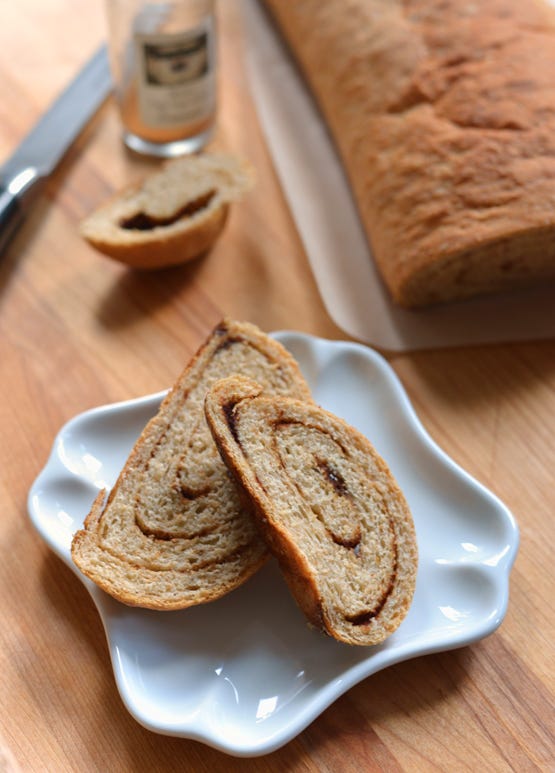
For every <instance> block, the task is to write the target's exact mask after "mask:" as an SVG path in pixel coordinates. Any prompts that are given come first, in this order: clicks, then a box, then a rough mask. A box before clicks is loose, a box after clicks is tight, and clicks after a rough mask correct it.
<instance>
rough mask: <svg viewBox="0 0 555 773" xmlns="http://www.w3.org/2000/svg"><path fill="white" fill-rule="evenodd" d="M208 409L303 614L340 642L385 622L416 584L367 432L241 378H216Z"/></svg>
mask: <svg viewBox="0 0 555 773" xmlns="http://www.w3.org/2000/svg"><path fill="white" fill-rule="evenodd" d="M205 413H206V419H207V421H208V424H209V426H210V429H211V431H212V435H213V437H214V440H215V441H216V444H217V446H218V449H219V451H220V454H221V456H222V458H223V459H224V461H225V463H226V465H227V466H228V468H229V469H230V470H231V472H232V473H233V475H234V477H235V480H236V481H237V483H238V484H239V485H240V486H241V487H242V489H243V491H244V492H245V494H246V495H247V496H248V497H249V499H250V500H251V501H252V503H253V506H254V512H255V515H256V517H257V520H258V522H259V526H260V529H261V532H262V533H263V535H264V538H265V539H266V542H267V543H268V546H269V547H270V549H271V551H272V553H273V554H274V555H275V557H276V558H277V560H278V562H279V564H280V566H281V569H282V571H283V574H284V577H285V579H286V581H287V583H288V585H289V587H290V589H291V591H292V593H293V595H294V597H295V599H296V601H297V603H298V605H299V607H300V608H301V609H302V611H303V612H304V613H305V615H306V617H307V619H308V621H309V622H310V623H311V624H313V625H314V626H316V627H318V628H319V629H321V630H322V631H324V632H325V633H327V634H329V635H331V636H333V637H334V638H336V639H338V640H339V641H342V642H346V643H348V644H360V645H370V644H377V643H379V642H381V641H383V640H384V639H385V638H386V637H387V636H389V635H390V634H391V633H393V631H395V630H396V628H397V627H398V626H399V624H400V623H401V621H402V620H403V618H404V617H405V615H406V613H407V611H408V609H409V606H410V604H411V601H412V597H413V593H414V586H415V580H416V571H417V562H418V557H417V546H416V537H415V531H414V525H413V521H412V517H411V514H410V511H409V508H408V505H407V503H406V501H405V498H404V496H403V494H402V493H401V491H400V490H399V487H398V486H397V484H396V482H395V480H394V479H393V476H392V475H391V472H390V471H389V469H388V467H387V465H386V463H385V462H384V461H383V459H381V457H380V456H379V455H378V454H377V453H376V451H375V450H374V448H373V447H372V446H371V444H370V443H369V441H368V440H367V439H366V438H365V437H364V436H363V435H361V434H360V433H359V432H358V431H357V430H355V429H354V428H352V427H350V426H348V425H347V424H346V423H345V422H344V421H342V420H341V419H339V418H337V417H336V416H333V415H332V414H330V413H328V412H327V411H325V410H323V409H322V408H319V407H318V406H316V405H315V404H314V403H308V402H302V401H299V400H295V399H291V398H287V397H276V396H269V395H265V394H264V393H263V390H262V388H261V386H260V385H258V384H256V383H253V382H251V381H249V380H246V379H237V378H229V379H225V380H223V381H220V382H218V383H216V384H215V385H214V386H213V387H212V388H211V389H210V391H209V392H208V394H207V396H206V400H205Z"/></svg>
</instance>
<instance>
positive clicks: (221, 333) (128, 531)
mask: <svg viewBox="0 0 555 773" xmlns="http://www.w3.org/2000/svg"><path fill="white" fill-rule="evenodd" d="M235 373H242V374H245V375H248V376H250V377H251V378H255V379H256V380H257V382H259V383H260V384H263V386H264V388H265V389H267V390H268V391H270V392H275V393H276V394H282V395H292V396H295V397H297V398H298V399H301V400H306V401H310V399H311V397H310V392H309V388H308V386H307V385H306V383H305V381H304V379H303V378H302V376H301V373H300V371H299V368H298V366H297V364H296V362H295V360H294V359H293V358H292V357H291V355H290V354H289V353H288V352H287V351H286V350H285V349H284V348H283V347H282V346H281V344H279V343H278V342H276V341H274V340H273V339H271V338H269V337H268V336H266V335H265V334H264V333H262V332H261V331H260V330H259V329H258V328H256V327H255V326H254V325H250V324H247V323H239V322H235V321H230V320H227V321H224V322H222V323H221V324H220V325H219V326H218V327H217V328H216V329H215V330H214V332H213V333H212V335H211V336H210V337H209V339H208V340H207V341H206V343H205V344H204V345H203V346H202V347H201V349H200V350H199V351H198V353H197V354H196V356H195V357H194V358H193V360H192V361H191V362H190V364H189V365H188V366H187V367H186V368H185V370H184V371H183V373H182V374H181V376H180V377H179V378H178V380H177V382H176V384H175V386H174V387H173V389H172V390H171V391H170V393H169V394H168V396H167V397H166V398H165V400H164V401H163V402H162V405H161V407H160V410H159V412H158V414H157V415H156V416H155V417H154V418H153V419H151V421H150V422H149V423H148V424H147V426H146V427H145V429H144V431H143V433H142V434H141V436H140V438H139V439H138V441H137V443H136V445H135V447H134V448H133V450H132V452H131V454H130V456H129V458H128V460H127V462H126V464H125V467H124V468H123V470H122V472H121V474H120V476H119V478H118V480H117V482H116V484H115V486H114V487H113V489H112V490H111V492H110V494H109V496H108V497H107V501H105V492H101V493H100V494H99V495H98V497H97V499H96V501H95V502H94V504H93V507H92V510H91V512H90V514H89V515H88V516H87V518H86V521H85V524H84V528H83V529H82V530H80V531H78V532H77V533H76V534H75V536H74V539H73V543H72V550H71V554H72V558H73V561H74V562H75V564H76V565H77V566H78V567H79V569H80V570H81V571H82V572H83V573H84V574H85V575H87V576H88V577H90V578H91V579H92V580H93V581H94V582H95V583H96V584H97V585H99V586H100V587H101V588H103V589H104V590H105V591H107V592H108V593H110V594H111V595H112V596H114V597H115V598H117V599H119V600H120V601H123V602H125V603H127V604H131V605H136V606H141V607H149V608H152V609H181V608H184V607H188V606H191V605H193V604H199V603H201V602H206V601H211V600H213V599H217V598H218V597H220V596H222V595H223V594H224V593H227V592H228V591H230V590H233V589H234V588H235V587H237V586H238V585H240V584H241V583H242V582H244V581H245V580H246V579H247V578H248V577H250V576H251V575H252V574H253V573H254V572H255V571H256V570H257V569H258V568H259V567H260V566H261V565H262V564H263V563H264V562H265V560H266V558H267V555H268V553H267V548H266V545H265V543H264V542H263V540H262V539H261V538H260V536H259V533H258V530H257V528H256V525H255V522H254V520H253V517H252V515H251V514H250V513H249V511H248V509H245V507H244V506H243V504H242V503H241V500H240V497H239V493H238V491H237V488H236V486H235V485H234V483H233V482H232V480H231V479H230V476H229V474H228V472H227V470H226V468H225V466H224V464H223V462H222V460H221V458H220V456H219V454H218V451H217V449H216V446H215V445H214V442H213V440H212V437H211V434H210V431H209V429H208V426H207V424H206V420H205V417H204V410H203V403H204V397H205V394H206V391H207V390H208V388H209V387H210V385H211V384H213V383H214V382H215V381H216V380H218V379H221V378H223V377H225V376H229V375H231V374H235Z"/></svg>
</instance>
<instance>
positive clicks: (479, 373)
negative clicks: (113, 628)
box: [0, 0, 555, 773]
mask: <svg viewBox="0 0 555 773" xmlns="http://www.w3.org/2000/svg"><path fill="white" fill-rule="evenodd" d="M219 17H220V18H219V24H220V46H221V61H220V73H221V78H220V113H219V124H218V131H217V136H216V137H215V140H214V143H213V146H214V147H218V148H224V149H229V150H233V151H236V152H238V153H240V154H243V155H245V156H247V157H248V158H249V159H250V160H251V162H252V163H253V164H254V166H255V167H256V169H257V171H258V183H257V187H256V192H255V193H254V194H252V195H250V196H249V197H248V198H247V199H246V200H245V201H244V202H243V203H241V205H239V206H236V207H235V208H234V210H233V212H232V216H231V219H230V221H229V223H228V226H227V228H226V231H225V234H224V236H223V237H222V239H221V240H220V242H219V243H218V244H217V246H216V247H215V248H214V250H213V251H212V252H211V253H210V254H209V255H207V256H206V257H205V258H204V259H202V260H200V261H198V262H195V263H194V264H191V265H189V266H187V267H183V268H180V269H176V270H171V271H167V272H160V273H157V274H149V275H142V274H135V273H132V272H130V271H128V270H126V269H125V268H124V267H122V266H120V265H118V264H116V263H114V262H112V261H110V260H109V259H108V258H105V257H102V256H100V255H98V254H97V253H95V252H94V251H93V250H92V249H91V248H90V247H88V246H87V245H86V244H85V243H84V242H83V241H82V240H81V239H80V237H79V235H78V232H77V224H78V221H79V220H80V218H81V217H82V216H84V215H85V214H86V213H88V212H89V211H90V210H91V209H92V208H93V207H95V206H96V205H97V204H99V203H100V202H102V201H103V200H104V199H105V198H106V197H107V196H108V195H109V194H110V193H111V192H112V191H114V190H115V189H117V188H119V187H121V186H122V185H124V184H126V183H128V182H129V181H131V180H133V179H135V178H136V177H137V176H140V175H141V174H143V173H144V172H145V171H148V170H149V169H151V168H153V167H154V163H153V162H147V161H145V160H140V159H138V158H137V157H134V156H132V155H131V154H129V153H127V152H126V151H125V150H124V148H123V146H122V144H121V141H120V131H121V127H120V123H119V119H118V115H117V112H116V108H115V106H114V104H113V102H112V100H111V99H109V100H108V101H107V102H106V104H105V105H104V106H103V107H102V109H101V110H100V111H99V112H98V114H97V116H96V117H95V118H94V120H92V121H91V122H90V124H89V125H88V126H87V128H86V130H85V131H84V132H83V134H82V135H81V136H80V138H79V140H78V141H77V142H76V143H75V145H74V146H73V147H72V148H71V150H70V152H69V153H68V154H67V157H66V158H65V160H64V161H63V163H62V164H61V166H60V167H59V169H58V170H57V171H56V173H55V174H54V175H53V176H52V178H51V179H50V180H49V182H48V185H47V187H46V190H45V192H44V194H43V195H42V196H41V197H40V199H39V200H38V201H37V203H36V205H35V206H34V208H33V210H32V213H31V215H30V217H29V218H28V220H27V222H26V223H25V225H24V227H23V228H22V229H21V230H20V231H19V233H18V234H17V237H16V238H15V240H14V241H13V242H12V244H11V246H10V248H9V250H8V251H7V252H6V253H5V254H4V255H3V256H2V257H1V259H0V374H1V378H0V431H1V444H0V503H1V518H0V551H1V554H0V555H1V559H0V605H1V607H0V608H1V615H2V617H1V627H0V673H1V674H2V678H1V679H0V706H1V708H2V711H1V713H0V771H6V770H10V771H12V770H23V771H52V772H53V773H59V772H60V771H207V772H208V771H211V772H212V771H257V772H261V771H262V772H263V771H280V772H281V771H299V773H300V772H301V771H302V773H313V772H315V771H329V772H330V773H332V772H333V773H335V772H336V771H340V772H341V773H347V772H349V771H353V772H355V771H356V773H361V772H362V771H433V770H438V771H439V770H442V771H443V770H445V771H519V773H520V772H522V771H535V770H542V771H547V770H555V744H554V735H555V723H554V717H553V704H554V701H553V692H554V682H555V680H554V665H555V657H554V646H553V641H554V639H555V626H554V622H553V621H554V608H555V601H554V599H555V592H554V591H555V588H554V580H553V578H554V571H553V559H552V550H553V545H554V543H555V535H554V528H553V523H554V517H553V516H554V493H553V492H554V485H553V484H554V475H553V467H554V461H555V455H554V446H555V440H554V438H555V343H554V342H542V343H527V344H518V345H500V346H484V347H473V348H459V349H451V350H445V351H429V352H424V353H412V354H396V355H389V354H387V353H386V356H387V359H388V360H389V362H390V363H391V365H392V367H393V368H394V370H395V371H396V373H397V374H398V375H399V377H400V379H401V381H402V382H403V384H404V386H405V388H406V390H407V392H408V394H409V396H410V398H411V400H412V401H413V404H414V406H415V409H416V411H417V413H418V414H419V416H420V418H421V420H422V421H423V423H424V425H425V426H426V428H427V429H428V430H429V432H430V433H431V435H432V436H433V438H434V439H435V440H436V441H437V442H438V443H439V444H440V445H441V446H442V447H443V448H444V449H445V451H446V452H447V453H448V454H450V455H451V456H452V457H453V458H454V459H455V460H456V461H457V462H459V463H460V464H461V465H462V466H463V467H465V468H466V469H467V470H468V471H469V472H470V473H471V474H472V475H474V476H475V477H476V478H478V480H480V481H481V482H482V483H484V484H485V485H486V486H488V487H489V488H491V489H492V490H493V491H494V492H495V493H496V494H498V495H499V496H500V497H501V499H502V500H503V501H504V502H505V503H506V504H507V506H508V507H509V508H510V509H511V510H512V512H513V513H514V515H515V517H516V519H517V521H518V523H519V526H520V531H521V546H520V551H519V554H518V557H517V560H516V564H515V566H514V570H513V573H512V576H511V597H510V605H509V610H508V614H507V616H506V618H505V620H504V622H503V624H502V625H501V627H500V628H499V629H498V631H496V632H495V633H494V634H493V635H491V636H489V637H488V638H486V639H484V640H482V641H481V642H479V643H477V644H475V645H473V646H470V647H466V648H462V649H459V650H455V651H452V652H447V653H442V654H437V655H430V656H427V657H421V658H418V659H416V660H412V661H408V662H405V663H402V664H400V665H398V666H395V667H392V668H389V669H387V670H386V671H382V672H380V673H378V674H376V675H375V676H372V677H370V678H368V679H366V680H365V681H363V682H362V683H360V684H359V685H358V686H356V687H354V688H353V689H351V690H349V692H348V693H347V694H345V695H344V696H343V697H341V698H340V699H339V700H337V701H336V702H335V703H334V704H333V705H332V706H331V707H330V708H328V709H327V710H326V711H325V712H324V713H323V714H322V715H321V716H320V717H319V718H318V719H316V720H315V721H314V722H313V723H312V724H311V725H310V726H309V727H308V728H307V729H306V730H305V731H304V732H303V733H301V734H300V735H299V736H298V737H297V738H296V739H295V740H293V741H292V742H290V743H289V744H288V745H287V746H285V747H283V748H282V749H280V750H278V751H276V752H274V753H272V754H269V755H267V756H265V757H261V758H257V759H236V758H233V757H230V756H226V755H224V754H222V753H220V752H217V751H214V750H212V749H210V748H208V747H206V746H204V745H202V744H200V743H197V742H194V741H189V740H184V739H177V738H167V737H162V736H159V735H156V734H154V733H151V732H149V731H147V730H145V729H143V728H142V727H141V726H140V725H138V724H137V723H136V722H135V720H134V719H132V718H131V716H130V715H129V714H128V712H127V711H126V709H125V708H124V706H123V704H122V701H121V699H120V697H119V694H118V692H117V689H116V686H115V683H114V679H113V674H112V669H111V665H110V660H109V655H108V649H107V646H106V641H105V637H104V632H103V629H102V625H101V622H100V618H99V616H98V614H97V612H96V609H95V607H94V605H93V603H92V601H91V599H90V597H89V595H88V594H87V592H86V590H85V589H84V587H83V585H82V584H81V583H80V582H79V581H78V579H77V578H76V577H75V575H74V574H73V573H72V572H71V571H70V570H69V569H68V568H67V567H66V566H65V565H64V564H63V563H62V562H61V561H60V560H59V559H58V558H57V557H56V556H55V555H54V554H53V553H52V552H51V551H50V550H49V549H48V547H47V546H46V545H45V544H44V543H43V542H42V541H41V539H40V538H39V537H38V535H37V534H36V532H35V531H34V529H33V527H32V526H31V524H30V522H29V519H28V516H27V509H26V498H27V494H28V491H29V488H30V486H31V484H32V482H33V480H34V479H35V477H36V475H37V474H38V472H39V471H40V470H41V468H42V466H43V465H44V463H45V461H46V458H47V455H48V454H49V451H50V448H51V446H52V442H53V439H54V436H55V434H56V432H57V431H58V430H59V429H60V427H61V425H62V424H63V423H64V422H66V421H67V420H68V419H70V418H71V417H72V416H74V415H75V414H76V413H79V412H81V411H83V410H85V409H87V408H90V407H93V406H96V405H100V404H104V403H108V402H112V401H116V400H124V399H127V398H132V397H136V396H140V395H144V394H148V393H151V392H154V391H157V390H160V389H163V388H166V387H167V386H169V385H170V384H171V383H172V382H173V380H174V379H175V377H176V376H177V374H178V373H179V371H180V370H181V368H182V367H183V365H184V364H185V362H186V360H187V358H188V357H189V355H191V354H192V352H193V351H194V350H195V349H196V347H197V346H198V345H199V344H200V343H201V341H202V340H203V339H204V337H205V336H206V334H207V333H208V331H209V330H210V329H211V327H212V326H213V325H214V324H215V323H216V322H217V321H218V320H219V319H220V318H221V317H222V316H223V315H224V314H229V315H232V316H236V317H238V318H241V319H248V320H251V321H252V322H255V323H256V324H258V325H260V326H261V327H262V328H263V329H264V330H273V329H279V328H293V329H298V330H301V331H303V332H307V333H313V334H317V335H319V336H323V337H328V338H334V339H339V338H346V336H345V334H344V333H343V332H342V331H341V330H338V329H337V327H336V326H335V325H334V323H333V322H332V321H331V319H330V318H329V316H328V314H327V312H326V310H325V308H324V306H323V304H322V301H321V299H320V297H319V295H318V291H317V288H316V285H315V282H314V279H313V276H312V274H311V271H310V268H309V265H308V262H307V260H306V256H305V254H304V252H303V248H302V246H301V243H300V241H299V238H298V235H297V232H296V230H295V226H294V223H293V220H292V218H291V215H290V213H289V211H288V208H287V206H286V204H285V201H284V198H283V195H282V192H281V190H280V187H279V183H278V181H277V178H276V175H275V172H274V169H273V167H272V162H271V158H270V156H269V154H268V151H267V148H266V146H265V143H264V138H263V136H262V133H261V130H260V128H259V124H258V121H257V117H256V114H255V111H254V107H253V103H252V100H251V95H250V93H249V86H248V82H247V79H246V76H245V72H244V65H243V54H244V50H243V37H242V28H241V15H240V1H239V0H223V1H222V2H220V5H219ZM104 34H105V29H104V17H103V6H102V4H101V3H92V2H87V0H42V2H41V1H40V0H18V2H17V3H9V2H2V3H1V4H0V75H1V83H2V86H1V89H2V92H1V93H2V99H0V158H2V159H3V158H6V157H7V156H8V155H9V153H10V152H11V151H12V150H13V149H14V148H15V147H16V145H17V143H18V142H19V141H20V140H21V139H22V137H23V136H24V135H25V133H26V132H27V131H28V129H29V128H30V127H31V126H32V124H33V123H34V121H35V120H36V119H37V118H38V117H39V116H40V114H41V112H42V111H43V110H44V109H45V108H46V107H47V106H48V104H49V103H50V101H51V99H52V98H53V97H54V96H55V95H56V94H57V93H58V91H59V90H60V89H61V88H62V87H63V86H64V85H65V84H66V82H67V81H68V80H69V79H70V77H72V76H73V74H74V73H75V72H76V71H77V70H78V69H79V67H80V66H81V64H82V63H83V62H84V61H85V59H86V58H87V57H88V56H89V54H90V53H92V51H93V50H94V49H95V48H96V46H97V45H98V44H99V42H100V41H101V40H102V38H103V36H104Z"/></svg>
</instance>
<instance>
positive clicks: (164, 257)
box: [80, 153, 254, 269]
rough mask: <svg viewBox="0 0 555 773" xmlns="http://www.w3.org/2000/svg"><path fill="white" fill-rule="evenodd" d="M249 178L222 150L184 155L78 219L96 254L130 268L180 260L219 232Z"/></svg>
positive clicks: (239, 162) (197, 252) (204, 246)
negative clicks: (108, 257)
mask: <svg viewBox="0 0 555 773" xmlns="http://www.w3.org/2000/svg"><path fill="white" fill-rule="evenodd" d="M253 182H254V172H253V170H252V168H251V167H250V166H249V165H248V164H247V163H246V161H243V160H241V159H239V158H236V157H235V156H231V155H225V154H216V153H212V154H208V153H204V154H200V155H196V156H185V157H183V158H179V159H176V160H174V161H171V162H169V163H168V164H167V165H166V166H165V167H164V168H163V170H162V171H161V172H158V173H157V174H154V175H152V176H150V177H147V178H146V179H145V180H144V181H142V182H141V183H139V184H136V185H133V186H130V187H129V188H128V189H126V190H125V191H122V192H120V193H118V194H117V195H116V196H114V197H113V198H112V199H111V200H110V201H108V202H107V203H106V204H105V205H103V206H102V207H100V208H99V209H98V210H97V211H96V212H94V213H93V214H91V215H90V216H89V217H88V218H86V219H85V220H84V221H83V222H82V223H81V228H80V232H81V235H82V236H83V237H84V238H85V239H86V240H87V241H88V242H89V243H90V244H92V246H93V247H95V248H96V249H97V250H99V251H100V252H102V253H104V254H105V255H109V256H110V257H111V258H115V259H116V260H119V261H121V262H122V263H126V264H128V265H129V266H132V267H134V268H142V269H155V268H162V267H166V266H172V265H177V264H179V263H185V262H186V261H188V260H192V259H193V258H196V257H198V256H199V255H201V254H202V253H204V252H205V251H206V250H208V249H209V248H210V247H211V246H212V245H213V243H214V242H215V241H216V239H217V238H218V236H219V235H220V233H221V231H222V229H223V227H224V225H225V222H226V219H227V215H228V211H229V205H230V203H231V202H232V201H235V200H237V199H238V198H239V197H240V196H242V195H243V194H244V193H245V192H246V191H248V190H249V189H250V188H251V186H252V185H253Z"/></svg>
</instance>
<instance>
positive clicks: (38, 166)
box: [0, 45, 112, 253]
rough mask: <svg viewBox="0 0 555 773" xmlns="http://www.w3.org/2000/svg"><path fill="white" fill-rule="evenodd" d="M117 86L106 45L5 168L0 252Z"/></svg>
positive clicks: (0, 175)
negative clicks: (74, 142) (43, 186)
mask: <svg viewBox="0 0 555 773" xmlns="http://www.w3.org/2000/svg"><path fill="white" fill-rule="evenodd" d="M111 88H112V78H111V75H110V67H109V63H108V52H107V49H106V45H102V46H101V47H100V48H99V49H98V50H97V51H96V53H95V54H94V55H93V56H92V57H91V58H90V59H89V61H88V62H87V63H86V64H85V66H84V67H83V68H82V70H81V71H80V72H79V73H78V75H77V76H76V77H75V78H74V80H73V81H72V82H71V83H70V84H69V86H67V88H66V89H65V90H64V91H63V92H62V94H60V96H59V97H58V98H57V99H56V100H55V102H54V103H53V104H52V105H51V107H50V108H49V110H48V111H47V112H46V113H45V114H44V115H43V116H42V118H40V119H39V121H38V122H37V123H36V124H35V126H34V127H33V128H32V129H31V131H30V132H29V134H28V135H27V136H26V137H25V138H24V139H23V141H22V142H21V144H20V145H19V147H18V148H17V149H16V150H15V152H14V153H13V154H12V155H11V156H10V158H9V159H8V160H7V161H6V162H5V163H4V164H3V165H2V166H1V167H0V253H1V252H3V250H4V248H5V247H6V245H7V244H8V242H9V241H10V239H11V238H12V237H13V235H14V234H15V231H16V230H17V228H18V227H19V226H20V225H21V223H22V222H23V219H24V217H25V214H26V212H27V210H28V208H29V205H30V204H31V202H32V200H33V199H34V197H35V196H36V194H37V193H38V191H39V190H40V187H41V184H42V183H43V182H44V181H45V180H46V178H47V177H48V176H49V175H50V174H51V173H52V172H53V171H54V169H55V168H56V166H57V165H58V163H59V162H60V160H61V159H62V157H63V156H64V154H65V152H66V151H67V150H68V148H69V147H70V145H71V144H72V143H73V141H74V140H75V139H76V138H77V136H78V135H79V133H80V132H81V130H82V129H83V127H84V126H85V125H86V123H87V121H88V120H89V119H90V118H91V117H92V116H93V115H94V113H95V112H96V110H97V109H98V108H99V107H100V105H101V104H102V102H103V101H104V100H105V99H106V97H107V96H108V94H109V93H110V90H111Z"/></svg>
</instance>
